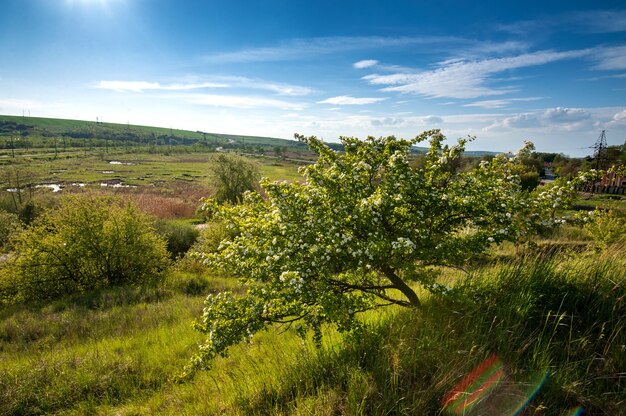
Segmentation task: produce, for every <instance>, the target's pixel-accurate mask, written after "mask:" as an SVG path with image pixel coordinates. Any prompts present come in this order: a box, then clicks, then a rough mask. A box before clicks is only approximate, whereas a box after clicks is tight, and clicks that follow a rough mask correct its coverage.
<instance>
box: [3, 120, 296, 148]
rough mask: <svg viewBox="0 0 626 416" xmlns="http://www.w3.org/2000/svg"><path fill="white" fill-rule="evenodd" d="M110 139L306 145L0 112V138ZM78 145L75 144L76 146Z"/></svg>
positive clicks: (215, 144) (254, 137) (248, 144)
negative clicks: (21, 115)
mask: <svg viewBox="0 0 626 416" xmlns="http://www.w3.org/2000/svg"><path fill="white" fill-rule="evenodd" d="M16 135H17V136H19V137H21V138H24V139H28V138H32V139H35V140H36V139H38V138H44V139H45V138H55V137H56V138H66V139H69V140H71V139H95V140H114V141H120V142H130V143H140V144H144V145H149V144H155V145H180V144H184V145H191V144H205V145H211V146H223V147H242V146H248V147H263V148H274V147H287V148H302V149H304V148H306V146H305V145H304V144H303V143H300V142H298V141H296V140H285V139H277V138H272V137H261V136H243V135H232V134H221V133H210V132H202V131H190V130H179V129H168V128H162V127H151V126H138V125H133V124H116V123H97V122H95V121H83V120H65V119H56V118H40V117H20V116H6V115H0V137H2V136H5V137H6V136H16ZM77 146H78V145H77Z"/></svg>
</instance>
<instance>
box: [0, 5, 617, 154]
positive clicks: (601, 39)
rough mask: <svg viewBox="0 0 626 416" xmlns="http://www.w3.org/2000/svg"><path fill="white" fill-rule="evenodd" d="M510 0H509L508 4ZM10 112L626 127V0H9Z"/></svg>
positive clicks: (356, 132) (374, 125) (541, 129)
mask: <svg viewBox="0 0 626 416" xmlns="http://www.w3.org/2000/svg"><path fill="white" fill-rule="evenodd" d="M509 3H510V4H509ZM0 10H1V13H0V56H2V59H1V60H0V114H17V115H21V114H22V113H23V112H25V114H29V112H30V114H31V115H33V116H42V117H61V118H76V119H85V120H96V117H98V118H99V119H102V120H104V121H110V122H119V123H127V122H129V123H131V124H146V125H157V126H163V127H174V128H184V129H190V130H203V131H210V132H219V133H231V134H250V135H263V136H272V137H282V138H291V137H293V133H295V132H298V133H301V134H305V135H317V136H320V137H323V138H324V139H326V140H329V141H333V140H336V139H337V138H338V137H339V136H341V135H345V136H357V137H365V136H367V135H373V136H382V135H385V136H386V135H391V134H393V135H396V136H400V137H406V138H409V137H414V136H415V135H417V134H419V133H420V132H422V131H423V130H426V129H431V128H440V129H442V130H443V131H444V133H445V134H446V135H447V136H448V137H449V138H450V140H451V141H452V140H453V139H455V138H457V137H465V136H467V135H468V134H469V135H473V136H476V140H475V141H474V142H473V143H471V145H470V146H469V148H470V149H484V150H495V151H514V150H516V149H517V148H519V147H521V146H522V143H523V141H524V140H532V141H534V142H535V144H536V146H537V148H538V150H541V151H559V152H563V153H566V154H569V155H573V156H581V155H585V154H588V153H590V152H591V150H590V149H589V146H592V145H593V143H594V142H595V140H596V139H597V137H598V136H599V134H600V131H601V130H602V129H606V130H607V139H608V141H609V144H621V143H624V141H625V140H626V7H624V6H623V3H622V2H618V1H594V2H589V1H567V2H565V1H547V0H543V1H541V2H536V1H525V2H504V1H498V2H495V1H494V2H483V3H480V4H478V3H477V2H461V1H445V0H444V1H438V2H426V1H390V0H389V1H386V2H383V1H368V0H361V1H339V0H336V1H323V0H322V1H320V0H318V1H306V2H305V1H295V0H292V1H273V0H270V1H258V2H253V1H239V0H231V1H212V0H206V1H182V0H179V1H171V0H3V1H2V4H1V8H0Z"/></svg>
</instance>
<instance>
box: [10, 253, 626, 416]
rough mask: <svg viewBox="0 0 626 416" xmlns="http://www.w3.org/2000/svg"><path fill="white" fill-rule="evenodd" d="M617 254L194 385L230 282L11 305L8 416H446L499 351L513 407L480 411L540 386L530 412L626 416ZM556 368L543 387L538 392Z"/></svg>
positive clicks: (259, 348)
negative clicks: (212, 310)
mask: <svg viewBox="0 0 626 416" xmlns="http://www.w3.org/2000/svg"><path fill="white" fill-rule="evenodd" d="M620 250H621V251H622V252H623V247H616V248H614V250H613V251H611V252H606V253H604V254H601V255H597V254H589V255H587V256H585V257H582V258H573V257H569V256H555V257H551V258H549V257H545V258H541V257H540V258H537V257H536V256H535V258H534V260H530V257H526V258H519V259H518V260H517V261H514V262H513V263H510V262H507V263H500V262H497V261H496V262H495V263H493V264H491V265H488V266H484V267H481V268H479V269H477V270H475V271H474V272H473V273H472V274H471V275H470V276H466V277H467V278H463V279H459V277H458V275H446V276H444V277H443V280H442V282H443V283H446V284H451V285H454V286H455V287H456V288H457V289H456V294H455V296H454V297H452V298H441V297H438V296H432V295H431V296H428V295H426V294H425V293H421V294H422V297H423V298H424V299H425V304H424V308H423V309H422V310H420V311H409V310H401V309H400V308H396V309H386V310H384V311H380V312H370V313H368V314H367V315H366V316H365V317H364V319H365V320H366V322H368V335H367V337H365V338H363V339H362V340H361V341H358V342H355V341H353V340H350V339H344V338H342V337H340V336H339V335H338V334H336V333H335V331H334V330H333V329H332V328H327V330H326V334H325V335H326V336H325V343H324V347H323V348H322V349H316V348H315V347H314V346H313V345H312V344H311V343H310V342H309V341H306V342H303V341H302V340H300V339H299V338H297V337H296V336H295V334H294V333H293V332H292V331H291V330H289V329H287V330H286V332H285V328H280V327H275V328H273V329H271V330H270V331H268V332H265V333H262V334H260V335H259V336H256V337H255V338H254V339H253V341H252V344H250V345H240V346H238V347H236V348H235V349H233V351H232V354H231V357H229V358H225V359H219V360H217V362H216V363H215V366H214V368H213V369H212V370H211V371H209V372H206V373H200V374H199V375H198V376H196V377H195V378H194V379H193V380H191V381H189V382H187V383H184V384H178V383H176V382H175V381H174V377H175V376H176V375H177V374H178V373H179V372H180V371H181V369H182V368H183V366H184V365H185V364H186V363H187V360H188V357H189V355H190V354H191V352H192V351H193V349H194V347H195V345H197V343H198V342H199V341H200V338H199V334H197V333H195V332H194V331H193V330H192V329H191V326H190V323H191V322H192V320H193V319H195V318H196V317H198V316H199V314H200V311H201V307H202V300H203V294H205V293H207V292H209V291H216V290H221V289H223V288H234V289H235V290H237V283H236V282H235V281H234V280H232V279H228V278H216V277H209V276H206V275H204V276H202V275H191V274H189V273H182V272H177V273H173V274H172V276H170V278H169V280H168V281H166V282H165V283H164V285H162V286H161V287H158V288H122V289H109V290H103V291H99V292H96V293H92V294H88V295H83V296H78V297H73V298H69V299H64V300H60V301H56V302H54V303H52V304H45V305H29V306H21V307H13V308H11V309H9V310H4V311H2V313H1V314H0V329H1V330H0V334H2V336H0V351H2V360H0V380H1V382H0V403H1V404H0V413H2V414H51V413H55V414H119V415H136V414H172V415H174V414H188V415H192V414H240V415H252V414H259V415H260V414H285V415H287V414H300V415H308V414H320V415H332V414H350V415H351V414H372V415H383V414H440V412H441V410H442V400H443V398H444V397H445V395H446V393H447V392H448V391H450V390H451V389H453V387H454V386H455V385H457V384H458V383H459V382H461V380H462V379H463V377H464V376H466V375H467V374H468V373H469V372H470V371H471V370H472V369H473V368H475V367H476V366H478V365H479V364H481V363H482V362H483V361H484V360H486V359H488V358H489V357H491V356H493V355H497V356H498V357H499V358H500V360H501V361H502V362H503V363H505V368H506V378H505V380H504V382H503V383H502V384H501V386H500V387H499V388H500V389H501V391H500V393H501V394H502V395H506V396H505V397H507V399H506V400H504V401H496V402H494V401H485V403H484V406H492V407H494V406H495V409H496V410H494V409H491V410H489V409H488V408H486V407H485V408H484V409H483V411H484V412H489V411H491V413H480V414H509V413H506V409H509V408H512V407H514V406H519V405H520V403H521V402H524V401H525V400H526V399H530V398H531V397H528V395H529V393H528V386H529V385H531V387H533V388H534V387H541V389H540V390H539V392H538V394H537V396H536V397H534V398H533V399H532V401H531V402H530V407H529V409H532V410H531V411H530V413H524V414H542V415H565V414H569V413H567V412H568V411H569V410H571V409H573V408H576V407H577V406H584V407H585V408H586V409H587V411H588V412H589V414H611V415H619V414H624V413H623V412H624V410H625V409H626V393H625V387H626V376H625V375H624V372H623V370H624V368H625V367H624V364H626V350H625V348H624V345H625V343H626V333H625V332H624V326H625V322H626V320H625V319H624V318H625V317H626V315H625V314H626V305H625V304H624V297H625V296H626V281H625V277H624V273H623V270H624V267H626V262H625V261H624V258H623V256H621V255H620ZM547 372H550V376H549V377H548V379H547V381H546V382H545V384H542V385H541V386H539V385H535V384H533V383H539V382H538V381H536V380H537V374H541V375H545V374H547ZM498 406H499V407H498ZM485 409H486V410H485ZM498 409H499V410H498ZM498 411H499V412H501V413H494V412H498ZM469 414H478V413H469ZM511 414H512V413H511Z"/></svg>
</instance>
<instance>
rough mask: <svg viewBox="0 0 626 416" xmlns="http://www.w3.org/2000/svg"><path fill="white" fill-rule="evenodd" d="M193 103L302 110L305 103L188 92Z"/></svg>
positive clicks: (188, 96) (185, 97)
mask: <svg viewBox="0 0 626 416" xmlns="http://www.w3.org/2000/svg"><path fill="white" fill-rule="evenodd" d="M181 98H183V99H184V100H185V101H187V102H189V103H191V104H199V105H207V106H212V107H229V108H237V109H244V110H245V109H253V108H262V109H279V110H291V111H294V110H302V109H303V108H304V107H305V105H304V104H302V103H293V102H289V101H284V100H276V99H273V98H265V97H256V96H245V95H219V94H188V95H185V96H183V97H181Z"/></svg>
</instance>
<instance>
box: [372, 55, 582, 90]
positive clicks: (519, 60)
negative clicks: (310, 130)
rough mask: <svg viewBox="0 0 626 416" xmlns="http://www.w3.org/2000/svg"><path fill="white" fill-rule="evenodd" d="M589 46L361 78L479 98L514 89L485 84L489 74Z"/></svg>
mask: <svg viewBox="0 0 626 416" xmlns="http://www.w3.org/2000/svg"><path fill="white" fill-rule="evenodd" d="M590 52H591V50H589V49H583V50H574V51H565V52H554V51H539V52H533V53H526V54H522V55H518V56H513V57H507V58H491V59H484V60H475V61H466V60H450V61H447V62H444V63H442V64H440V66H439V67H438V68H436V69H434V70H431V71H424V72H417V73H415V72H414V73H394V74H388V75H379V74H373V75H367V76H365V77H363V79H365V80H367V81H368V82H369V83H370V84H372V85H387V87H385V88H383V89H382V91H395V92H400V93H410V94H418V95H424V96H426V97H433V98H439V97H450V98H478V97H483V96H493V95H502V94H507V93H511V92H514V91H515V89H514V88H513V87H499V88H494V87H490V86H488V85H487V84H488V82H489V79H490V77H491V76H492V75H494V74H497V73H500V72H503V71H508V70H513V69H518V68H524V67H529V66H538V65H544V64H548V63H551V62H555V61H559V60H565V59H573V58H579V57H583V56H587V55H589V54H590Z"/></svg>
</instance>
